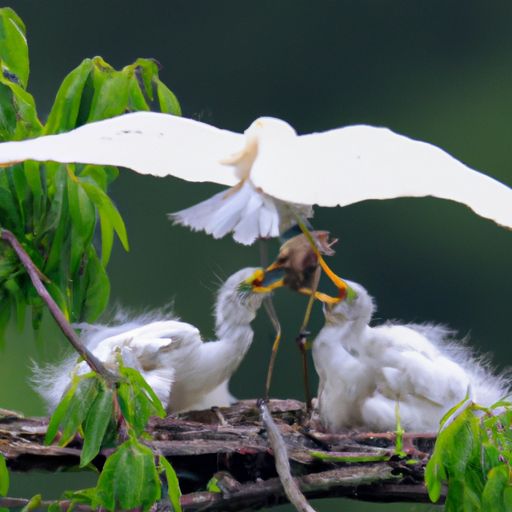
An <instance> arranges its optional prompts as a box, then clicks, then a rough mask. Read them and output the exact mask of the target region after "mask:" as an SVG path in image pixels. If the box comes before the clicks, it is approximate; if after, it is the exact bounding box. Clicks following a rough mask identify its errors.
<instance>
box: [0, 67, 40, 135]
mask: <svg viewBox="0 0 512 512" xmlns="http://www.w3.org/2000/svg"><path fill="white" fill-rule="evenodd" d="M0 99H1V103H0V137H1V138H2V139H4V140H11V139H12V140H19V139H25V138H27V137H35V136H36V135H39V134H40V132H41V128H42V125H41V122H40V121H39V118H38V117H37V111H36V106H35V103H34V98H33V97H32V96H31V95H30V94H29V93H28V92H27V91H25V89H23V88H22V87H21V86H20V85H18V84H16V83H13V82H11V81H9V80H8V79H6V78H5V77H3V76H1V75H0Z"/></svg>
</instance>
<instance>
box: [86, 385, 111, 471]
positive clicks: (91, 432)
mask: <svg viewBox="0 0 512 512" xmlns="http://www.w3.org/2000/svg"><path fill="white" fill-rule="evenodd" d="M113 400H114V393H113V392H112V390H111V389H110V388H109V387H107V386H105V385H104V384H101V385H100V391H99V393H98V395H97V396H96V398H95V400H94V402H93V404H92V406H91V408H90V409H89V412H88V414H87V417H86V419H85V423H84V445H83V447H82V453H81V455H80V467H82V468H83V467H84V466H87V464H89V462H91V461H92V460H93V459H94V457H96V455H97V454H98V452H99V451H100V448H101V444H102V442H103V438H104V437H105V433H106V431H107V427H108V425H109V423H110V420H111V418H112V415H113V407H114V401H113Z"/></svg>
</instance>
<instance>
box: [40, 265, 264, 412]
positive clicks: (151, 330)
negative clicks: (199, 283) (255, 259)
mask: <svg viewBox="0 0 512 512" xmlns="http://www.w3.org/2000/svg"><path fill="white" fill-rule="evenodd" d="M255 270H256V269H255V268H245V269H242V270H239V271H238V272H236V273H235V274H233V275H232V276H231V277H229V278H228V279H227V281H226V282H225V283H224V284H223V285H222V286H221V288H220V290H219V292H218V294H217V302H216V306H215V327H216V335H217V337H218V339H217V340H216V341H210V342H203V340H202V339H201V335H200V333H199V331H198V329H196V328H195V327H194V326H193V325H190V324H188V323H185V322H181V321H179V320H176V319H171V320H163V319H162V318H158V317H155V316H153V317H151V316H148V315H145V316H142V317H140V318H137V319H135V320H131V321H129V322H124V323H121V324H119V325H115V326H111V327H106V326H87V325H85V326H84V325H82V326H81V327H82V328H83V341H84V342H85V344H86V345H87V347H88V348H89V349H90V350H91V351H92V352H93V354H94V355H95V356H97V357H98V358H99V359H100V360H101V361H102V362H103V363H105V364H106V365H107V366H108V367H110V368H111V369H113V370H115V369H116V368H117V353H118V352H120V354H121V356H122V358H123V361H124V364H125V365H126V366H129V367H132V368H135V369H137V370H139V371H140V372H141V374H142V376H143V377H144V378H145V379H146V381H147V382H148V384H149V385H150V386H151V387H152V388H153V389H154V391H155V393H156V394H157V396H158V397H159V398H160V400H161V401H162V403H163V405H164V407H166V409H167V410H168V411H169V412H180V411H186V410H195V409H205V408H209V407H213V406H227V405H230V404H231V403H233V401H234V397H233V396H232V395H231V394H230V393H229V390H228V381H229V379H230V377H231V375H232V374H233V373H234V372H235V370H236V369H237V368H238V366H239V364H240V363H241V361H242V359H243V357H244V356H245V354H246V353H247V350H248V349H249V347H250V345H251V343H252V340H253V331H252V328H251V325H250V324H251V322H252V320H254V318H255V316H256V312H257V311H258V309H259V307H260V306H261V303H262V301H263V299H264V297H265V294H252V293H241V292H240V291H239V286H240V284H241V283H242V282H243V281H244V280H245V279H246V278H248V277H250V276H251V275H253V274H254V272H255ZM87 371H89V367H88V365H87V364H86V363H85V362H82V363H79V364H78V365H77V364H76V356H73V357H71V358H68V359H67V360H66V361H64V362H62V363H61V364H59V365H57V366H50V367H44V368H36V369H35V375H34V378H33V381H34V384H35V388H36V390H37V391H38V392H39V393H40V394H41V396H42V397H43V398H44V400H45V402H46V403H47V405H48V408H49V409H50V410H53V409H54V408H55V407H56V405H57V403H58V402H59V401H60V398H61V396H62V394H63V393H64V391H65V390H66V388H67V387H68V385H69V383H70V379H71V375H72V373H73V372H78V373H86V372H87Z"/></svg>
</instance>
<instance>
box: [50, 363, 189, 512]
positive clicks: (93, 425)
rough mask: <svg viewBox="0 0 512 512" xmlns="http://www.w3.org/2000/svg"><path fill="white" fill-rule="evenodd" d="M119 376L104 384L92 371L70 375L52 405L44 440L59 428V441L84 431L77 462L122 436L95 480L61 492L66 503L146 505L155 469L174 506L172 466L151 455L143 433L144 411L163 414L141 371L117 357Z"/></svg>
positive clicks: (153, 495) (155, 490)
mask: <svg viewBox="0 0 512 512" xmlns="http://www.w3.org/2000/svg"><path fill="white" fill-rule="evenodd" d="M118 372H119V380H118V382H116V383H115V384H113V385H112V384H109V383H107V382H106V381H105V380H104V379H102V378H101V377H100V376H99V375H97V374H96V373H94V372H89V373H86V374H82V375H75V376H74V378H73V380H72V383H71V385H70V388H69V390H68V392H67V393H66V394H65V396H64V397H63V399H62V401H61V402H60V404H59V405H58V406H57V408H56V409H55V412H54V413H53V415H52V417H51V419H50V423H49V425H48V430H47V433H46V438H45V442H46V443H47V444H48V443H51V442H52V441H53V440H54V439H55V438H56V437H57V435H58V434H59V431H60V435H59V440H58V444H59V445H60V446H65V445H67V444H68V443H70V442H71V441H72V440H73V439H74V438H75V436H76V435H77V434H80V435H82V436H83V437H84V444H83V449H82V453H81V457H80V467H85V466H87V465H88V464H89V463H90V462H91V461H92V460H93V459H94V458H95V457H96V456H97V455H98V453H99V451H100V449H101V448H102V447H110V446H113V445H115V443H116V442H117V441H119V440H121V441H123V438H125V440H124V441H123V442H122V444H120V445H119V446H118V447H117V448H116V449H115V451H114V452H113V453H112V454H111V455H110V456H109V457H108V459H107V461H106V462H105V465H104V467H103V470H102V472H101V474H100V477H99V479H98V483H97V486H96V487H94V488H91V489H85V490H81V491H77V492H72V493H67V498H68V499H70V500H71V501H72V503H76V504H78V503H82V504H87V505H89V506H91V507H92V508H99V507H102V508H105V509H107V510H119V509H122V510H130V509H134V508H139V507H140V508H141V509H142V510H148V509H149V508H150V507H151V506H152V505H153V504H154V503H155V501H157V500H159V499H161V495H162V484H161V480H160V475H162V476H163V477H164V480H165V481H166V487H167V489H168V496H169V499H170V501H171V503H172V505H173V509H174V510H175V511H176V510H180V504H179V497H180V489H179V484H178V479H177V477H176V474H175V472H174V470H173V468H172V466H171V465H170V464H169V462H167V461H166V460H165V458H164V457H162V456H159V457H158V459H157V458H156V456H155V454H154V453H153V451H152V449H151V447H150V444H149V446H148V445H147V444H146V443H148V442H149V441H147V440H146V439H145V437H144V429H145V428H146V425H147V422H148V420H149V418H150V416H155V415H156V416H160V417H163V416H165V410H164V409H163V407H162V404H161V403H160V401H159V399H158V397H157V396H156V395H155V393H154V391H153V390H152V388H151V387H150V386H149V385H148V384H147V383H146V381H145V380H144V379H143V378H142V377H141V375H140V374H139V373H138V372H137V371H136V370H134V369H133V368H128V367H125V366H124V365H123V362H122V360H121V358H120V357H119V359H118Z"/></svg>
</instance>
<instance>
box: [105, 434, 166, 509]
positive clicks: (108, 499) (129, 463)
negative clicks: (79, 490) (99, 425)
mask: <svg viewBox="0 0 512 512" xmlns="http://www.w3.org/2000/svg"><path fill="white" fill-rule="evenodd" d="M97 490H98V498H99V500H100V503H101V505H103V506H104V507H106V508H107V509H108V510H118V509H121V510H131V509H135V508H138V507H140V508H141V509H142V510H143V511H144V510H149V508H150V507H151V506H152V505H153V504H154V503H155V502H156V501H157V500H158V499H160V495H161V488H160V480H159V478H158V472H157V470H156V467H155V459H154V455H153V452H152V451H151V450H150V449H149V448H148V447H147V446H144V445H142V444H140V443H139V442H138V441H137V440H135V439H129V440H128V441H126V442H125V443H123V444H122V445H121V446H119V448H118V449H117V450H116V451H115V452H114V453H113V454H112V455H111V456H110V457H109V458H108V459H107V461H106V462H105V466H104V467H103V471H102V472H101V475H100V477H99V479H98V486H97Z"/></svg>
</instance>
